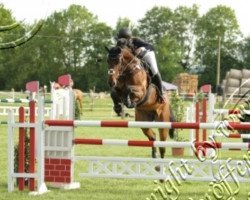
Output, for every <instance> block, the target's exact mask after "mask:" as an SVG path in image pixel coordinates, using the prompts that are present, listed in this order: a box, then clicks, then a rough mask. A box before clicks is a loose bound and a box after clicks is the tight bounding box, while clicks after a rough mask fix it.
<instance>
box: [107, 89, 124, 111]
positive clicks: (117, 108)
mask: <svg viewBox="0 0 250 200" xmlns="http://www.w3.org/2000/svg"><path fill="white" fill-rule="evenodd" d="M110 96H111V98H112V101H113V103H114V107H113V110H114V111H115V113H116V114H117V115H118V116H121V115H122V105H121V99H120V98H119V96H118V94H117V92H116V90H115V89H113V90H112V91H111V94H110Z"/></svg>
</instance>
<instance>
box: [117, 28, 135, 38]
mask: <svg viewBox="0 0 250 200" xmlns="http://www.w3.org/2000/svg"><path fill="white" fill-rule="evenodd" d="M131 37H132V32H131V31H130V30H129V29H128V28H121V29H120V30H119V32H118V34H117V38H118V39H120V38H126V39H130V38H131Z"/></svg>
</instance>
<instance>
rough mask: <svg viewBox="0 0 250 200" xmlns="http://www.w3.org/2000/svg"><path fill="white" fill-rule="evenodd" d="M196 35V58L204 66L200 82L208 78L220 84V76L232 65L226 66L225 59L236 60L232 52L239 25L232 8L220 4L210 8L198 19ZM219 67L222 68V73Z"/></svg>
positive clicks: (212, 82)
mask: <svg viewBox="0 0 250 200" xmlns="http://www.w3.org/2000/svg"><path fill="white" fill-rule="evenodd" d="M196 35H197V44H196V51H195V54H196V58H197V59H198V60H200V61H201V65H205V66H206V70H205V73H204V74H202V76H201V81H200V83H201V84H203V83H205V82H204V80H209V83H211V84H212V85H215V84H220V83H219V82H220V81H219V80H220V77H221V76H224V75H225V73H226V71H227V70H228V69H229V68H230V67H231V66H232V64H231V66H230V65H229V66H226V65H225V64H226V63H227V64H228V61H226V60H225V59H227V58H233V59H231V60H237V58H234V54H233V53H234V49H235V48H236V46H237V42H236V41H237V38H238V37H239V25H238V22H237V19H236V16H235V13H234V10H232V9H231V8H229V7H227V6H222V5H219V6H217V7H215V8H212V9H210V10H209V11H208V12H207V13H206V14H204V15H203V16H202V17H201V18H200V19H199V20H198V25H197V28H196ZM220 58H224V59H223V60H222V59H220ZM220 66H221V67H220ZM216 68H217V69H216ZM220 68H222V69H223V71H222V73H220ZM215 69H216V70H215ZM224 70H225V71H224ZM216 76H217V78H216V79H215V77H216ZM206 77H207V78H206ZM206 83H208V82H206Z"/></svg>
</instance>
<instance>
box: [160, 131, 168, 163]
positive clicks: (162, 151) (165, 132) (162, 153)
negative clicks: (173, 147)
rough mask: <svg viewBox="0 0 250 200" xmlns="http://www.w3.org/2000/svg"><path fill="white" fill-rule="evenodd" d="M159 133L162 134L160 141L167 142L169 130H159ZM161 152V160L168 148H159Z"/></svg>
mask: <svg viewBox="0 0 250 200" xmlns="http://www.w3.org/2000/svg"><path fill="white" fill-rule="evenodd" d="M159 133H160V141H163V142H165V141H166V139H167V135H168V129H165V128H162V129H159ZM159 151H160V155H161V158H164V155H165V152H166V147H159Z"/></svg>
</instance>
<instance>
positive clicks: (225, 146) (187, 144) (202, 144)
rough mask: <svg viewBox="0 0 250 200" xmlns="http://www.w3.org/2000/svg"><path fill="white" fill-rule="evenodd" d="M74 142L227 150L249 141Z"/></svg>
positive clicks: (81, 140)
mask: <svg viewBox="0 0 250 200" xmlns="http://www.w3.org/2000/svg"><path fill="white" fill-rule="evenodd" d="M73 142H74V144H76V145H79V144H85V145H114V146H133V147H177V148H179V147H188V148H190V147H192V146H194V147H195V148H197V147H203V148H212V149H228V150H249V149H250V143H232V142H228V143H222V142H209V141H205V142H172V141H171V142H167V141H165V142H164V141H143V140H116V139H90V138H75V139H74V140H73Z"/></svg>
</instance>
